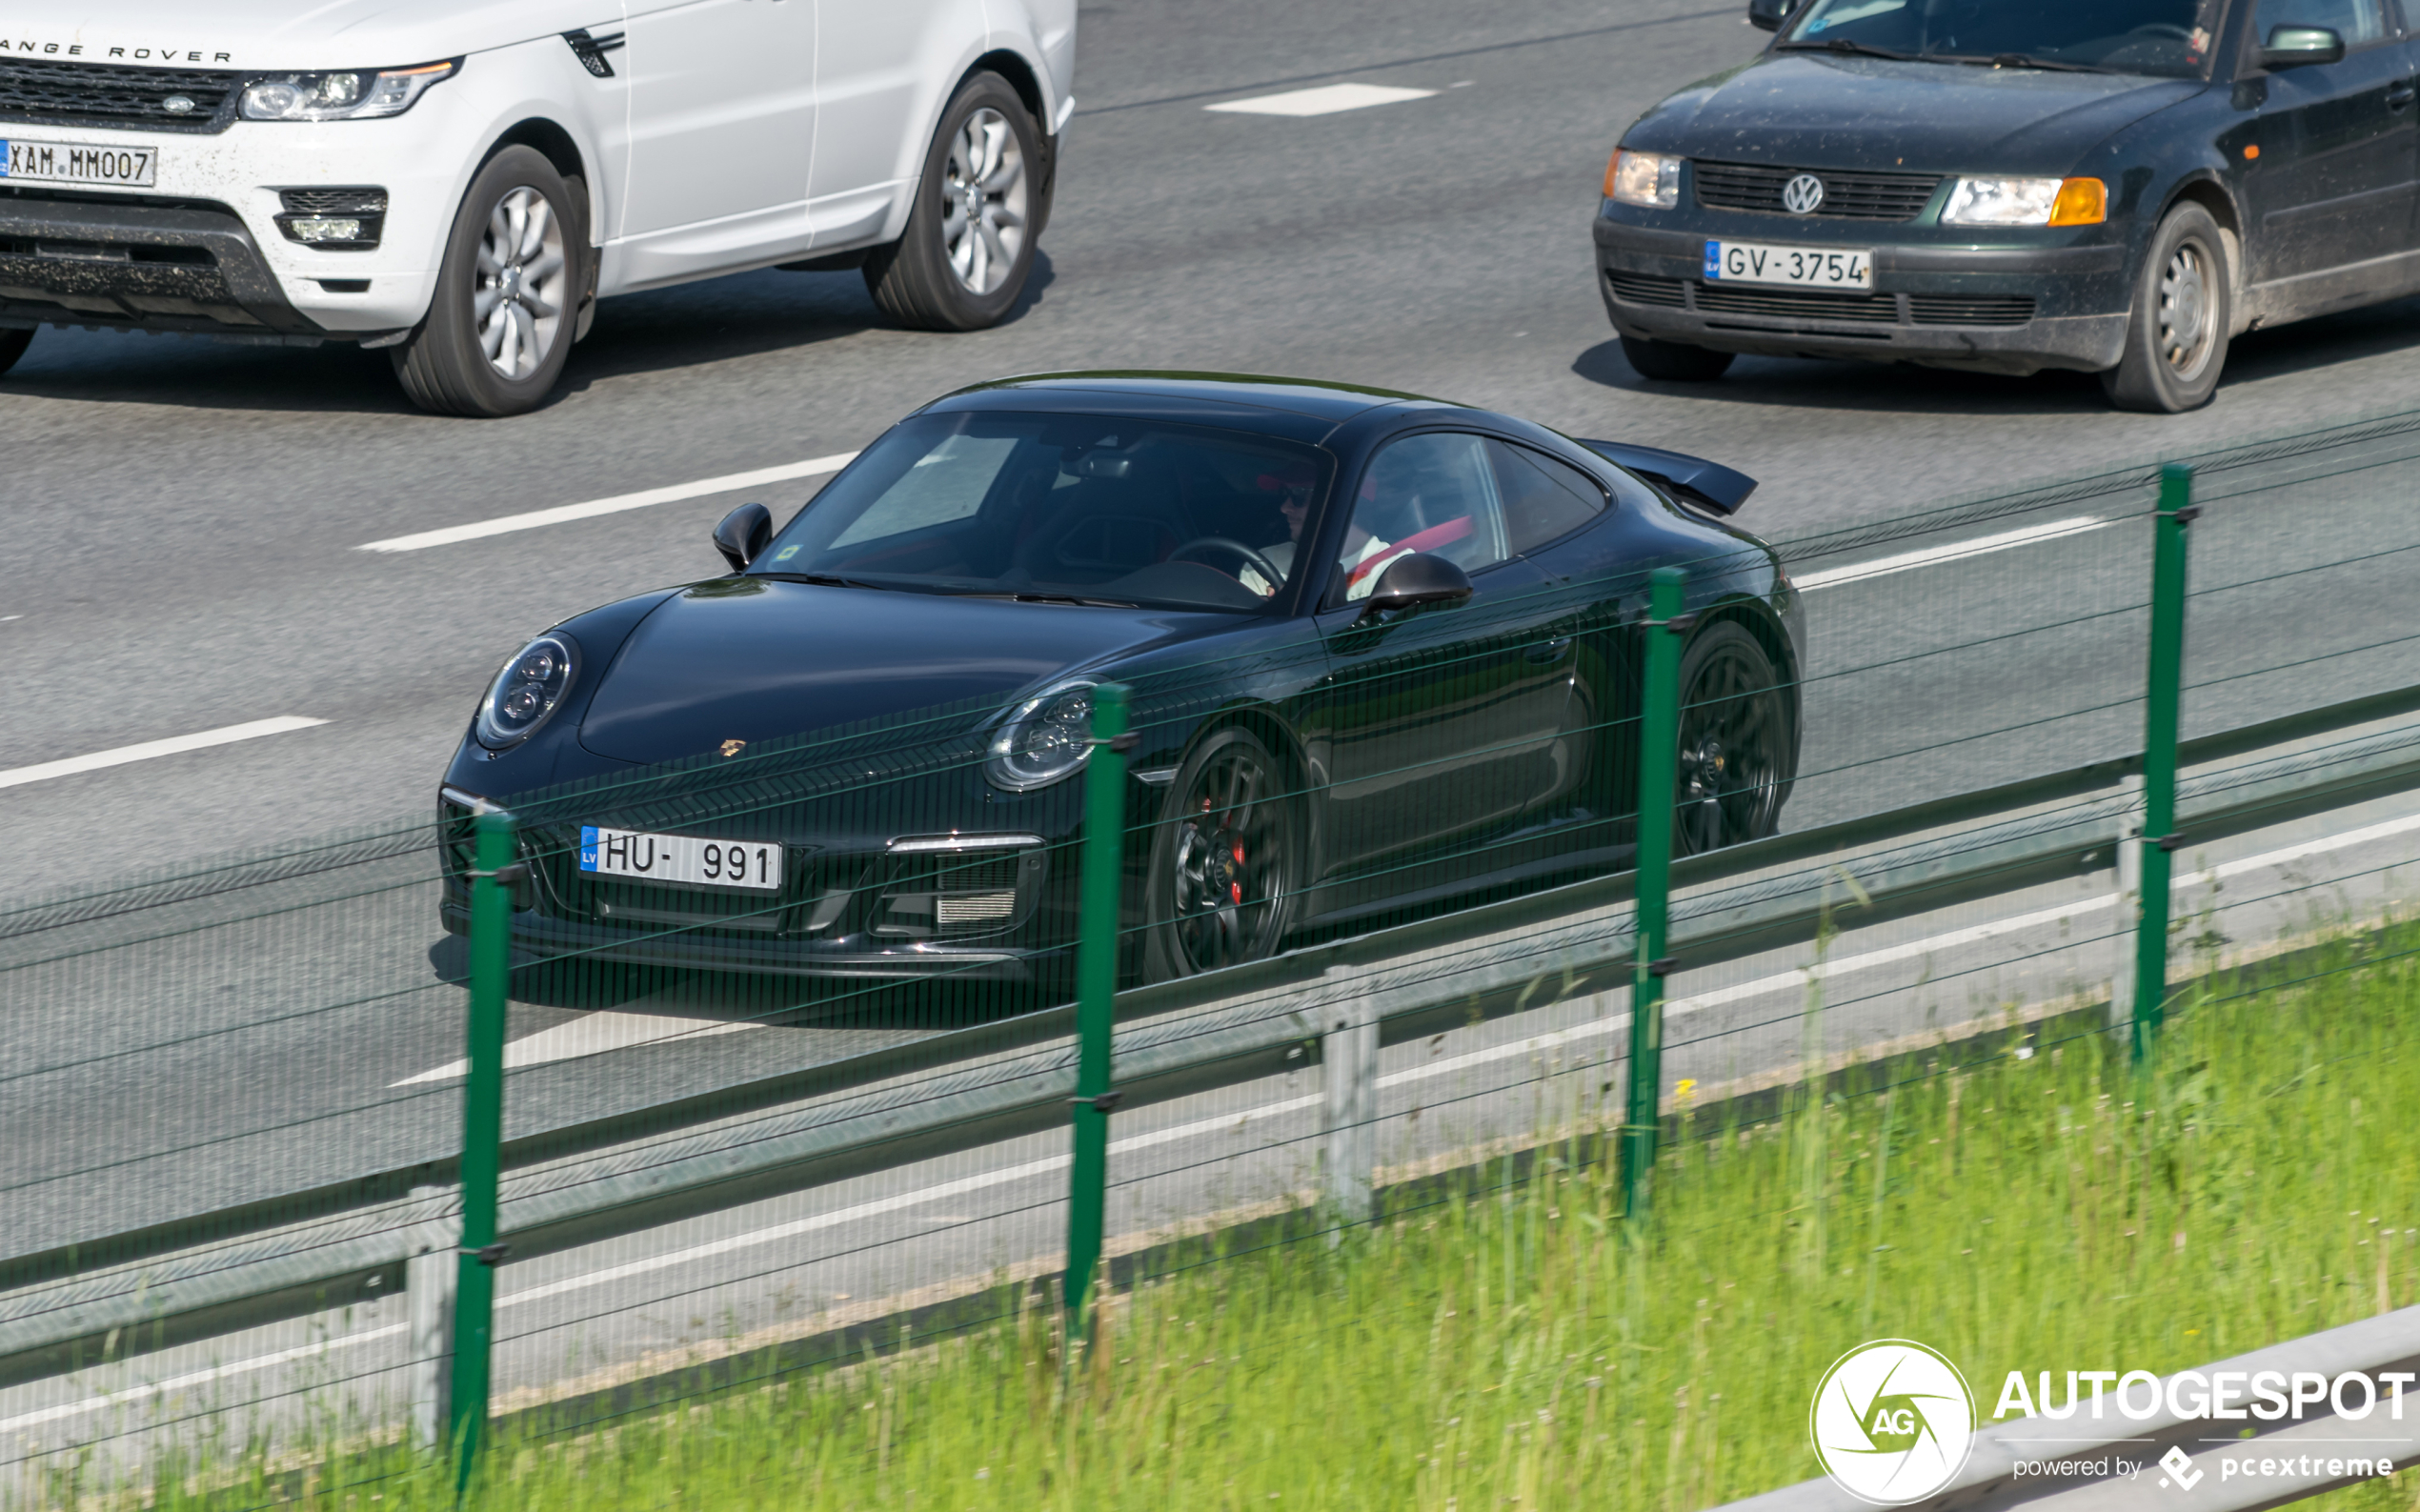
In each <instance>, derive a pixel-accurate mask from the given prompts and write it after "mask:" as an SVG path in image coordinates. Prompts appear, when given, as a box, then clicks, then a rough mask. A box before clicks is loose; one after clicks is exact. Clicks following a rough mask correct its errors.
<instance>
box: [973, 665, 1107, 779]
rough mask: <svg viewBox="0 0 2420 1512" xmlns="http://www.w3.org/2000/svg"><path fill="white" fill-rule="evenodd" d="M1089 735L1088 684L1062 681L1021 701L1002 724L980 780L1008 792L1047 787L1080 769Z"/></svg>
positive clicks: (1087, 755) (1090, 751)
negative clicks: (982, 778) (983, 777)
mask: <svg viewBox="0 0 2420 1512" xmlns="http://www.w3.org/2000/svg"><path fill="white" fill-rule="evenodd" d="M1092 733H1093V685H1092V684H1091V683H1089V682H1062V683H1060V684H1059V686H1058V687H1056V688H1051V689H1048V690H1046V691H1044V692H1042V693H1040V694H1038V695H1036V696H1033V697H1031V698H1028V699H1026V700H1025V701H1024V702H1023V703H1022V704H1020V705H1018V709H1017V712H1016V713H1015V714H1013V715H1011V716H1009V717H1008V718H1007V719H1006V720H1005V721H1003V722H1002V723H1001V725H1000V727H999V732H998V734H997V735H995V736H992V748H991V753H990V755H989V756H987V757H986V758H985V759H984V762H983V776H986V777H988V778H990V779H991V783H992V785H993V786H994V787H998V788H1006V789H1007V790H1008V791H1009V792H1011V793H1030V792H1032V791H1033V790H1034V789H1036V788H1043V787H1048V786H1050V785H1051V784H1052V783H1054V782H1057V781H1059V780H1061V779H1062V778H1065V777H1069V776H1074V775H1075V774H1076V773H1078V772H1080V771H1082V770H1083V767H1084V763H1085V762H1086V761H1088V760H1090V759H1091V757H1092V754H1093V747H1092Z"/></svg>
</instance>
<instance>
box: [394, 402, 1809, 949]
mask: <svg viewBox="0 0 2420 1512" xmlns="http://www.w3.org/2000/svg"><path fill="white" fill-rule="evenodd" d="M1754 486H1755V485H1754V484H1753V483H1752V482H1751V481H1750V480H1749V479H1747V478H1745V477H1743V476H1741V475H1740V474H1737V473H1734V472H1731V471H1730V470H1728V469H1725V468H1723V467H1720V466H1717V465H1715V464H1713V463H1710V462H1705V461H1701V460H1698V459H1695V458H1691V457H1685V456H1681V455H1678V454H1672V453H1667V452H1661V451H1657V450H1654V449H1652V448H1646V447H1632V446H1623V445H1618V444H1615V443H1610V442H1599V441H1592V442H1585V443H1582V442H1575V441H1572V440H1569V439H1567V438H1565V437H1563V436H1562V435H1559V434H1557V433H1553V432H1551V431H1547V430H1544V429H1542V428H1541V427H1538V426H1535V425H1531V424H1528V423H1526V422H1523V421H1521V420H1517V419H1512V418H1509V417H1507V416H1505V415H1502V414H1494V413H1487V412H1485V411H1482V410H1476V409H1471V408H1467V407H1464V406H1461V405H1456V404H1448V403H1442V402H1440V401H1437V400H1432V399H1423V398H1419V397H1416V396H1413V395H1410V394H1402V393H1387V392H1383V391H1379V390H1370V389H1360V388H1352V387H1347V386H1343V385H1337V384H1319V383H1308V382H1296V381H1290V380H1284V379H1272V378H1251V377H1226V376H1208V375H1193V374H1179V373H1066V374H1055V375H1048V376H1042V377H1029V378H1019V379H1013V380H1008V381H1003V382H999V383H993V384H986V385H983V386H980V387H977V388H973V389H968V390H965V391H963V392H960V393H953V394H951V395H949V396H947V397H945V398H942V399H940V400H938V401H936V402H935V403H933V404H931V405H928V406H926V407H925V408H924V409H922V410H919V411H918V412H917V413H914V414H912V415H910V416H909V417H908V418H906V419H905V420H902V421H901V422H899V424H898V425H897V426H896V427H894V428H893V429H892V430H891V431H890V432H888V433H886V434H884V435H883V436H882V437H881V438H880V439H878V440H877V441H876V442H875V443H874V444H873V445H871V446H869V447H867V448H866V449H865V451H864V452H863V453H862V454H860V455H859V456H858V457H857V460H856V461H854V462H853V463H851V464H850V465H849V467H848V468H847V469H846V470H845V471H843V472H841V473H840V474H838V475H837V476H836V477H834V478H833V479H832V480H831V482H830V483H829V484H828V485H826V486H825V487H824V489H823V490H822V491H821V492H820V493H819V494H817V495H816V496H815V498H814V499H813V500H812V501H811V502H810V503H808V504H807V505H806V506H805V507H804V508H803V509H801V510H800V511H799V512H798V513H797V515H796V516H795V517H794V518H792V519H791V520H790V521H789V522H788V523H787V524H785V525H783V526H782V527H781V528H780V530H779V531H778V532H777V533H776V531H775V530H774V529H773V521H772V518H771V515H770V514H769V513H768V512H767V511H766V510H765V509H764V508H763V506H761V505H755V504H750V505H743V506H741V507H740V508H739V509H738V510H736V511H734V512H733V513H732V514H731V515H730V516H729V517H728V518H726V519H725V520H724V521H723V524H722V526H721V527H720V528H719V529H718V530H717V531H716V546H717V547H718V548H719V549H720V550H721V551H722V554H724V556H725V557H726V558H727V559H728V561H729V564H730V568H731V570H730V572H729V573H727V574H725V575H720V576H716V577H713V578H709V579H707V580H704V581H700V582H694V583H690V584H688V585H686V586H683V587H677V588H668V589H663V590H661V591H658V592H655V593H650V594H643V595H638V596H636V597H634V598H628V599H624V600H622V601H621V602H619V603H615V604H609V605H606V606H605V607H603V608H600V609H595V610H591V611H589V612H588V613H586V614H582V615H575V616H574V617H572V618H570V619H567V620H565V621H563V622H562V623H561V624H559V625H556V626H555V627H554V628H553V629H551V630H549V631H547V632H546V633H545V634H544V635H539V636H537V637H536V638H534V640H532V641H531V643H530V644H529V645H528V646H527V647H525V648H523V649H522V650H521V651H519V652H518V653H516V654H514V656H513V657H512V658H511V659H510V660H509V661H508V662H506V664H505V666H504V669H503V671H502V672H501V673H500V674H499V675H498V676H497V677H496V679H495V681H494V685H493V686H492V688H491V689H490V691H489V693H488V695H487V696H486V698H485V699H484V700H483V701H482V702H481V704H480V706H479V709H478V712H477V714H476V716H475V717H474V720H473V722H472V726H471V729H470V730H469V732H468V733H467V734H466V735H465V736H464V738H463V742H462V746H461V749H460V751H459V753H458V754H457V755H456V756H454V760H453V763H452V765H451V766H450V767H449V768H448V770H447V773H446V776H445V783H444V788H443V794H442V798H441V802H440V820H441V823H443V824H444V825H446V826H448V827H449V828H448V833H449V835H450V836H451V837H452V838H451V840H450V842H449V863H448V874H449V875H448V881H447V885H446V893H445V897H444V902H443V917H444V922H445V924H446V926H447V927H448V928H449V929H450V930H453V931H454V932H457V933H458V932H460V931H462V930H463V929H464V928H465V927H466V917H467V899H468V893H467V889H466V887H465V885H464V883H463V881H462V879H461V876H462V873H463V871H464V870H465V869H466V868H467V866H468V864H469V860H468V853H467V849H465V847H464V845H463V831H464V829H465V828H466V821H467V818H468V816H469V815H470V814H471V813H472V812H473V811H474V809H475V808H477V807H478V806H479V805H481V804H494V805H501V806H504V807H507V808H510V809H512V810H514V812H515V813H516V814H517V815H518V816H520V817H521V818H522V819H523V821H524V829H523V832H522V835H523V839H522V846H523V855H524V857H525V858H526V859H527V860H528V861H529V863H530V865H529V871H528V875H527V876H526V877H524V878H523V879H522V880H521V881H520V882H519V883H518V884H517V885H516V897H515V909H514V949H515V956H516V958H518V959H521V960H524V961H529V960H534V959H542V958H549V957H566V956H570V957H576V958H584V959H594V960H608V961H620V962H638V963H649V964H655V965H663V966H676V967H698V968H709V969H714V970H720V971H738V972H748V973H771V974H783V975H791V976H801V977H810V978H837V979H840V980H844V981H846V980H856V981H865V980H869V979H882V978H907V977H918V976H927V975H933V974H940V973H947V974H957V975H961V976H972V977H975V978H978V979H994V980H997V979H1007V980H1017V981H1021V980H1039V981H1050V980H1056V979H1059V978H1055V977H1054V976H1053V975H1052V973H1053V972H1054V971H1055V970H1059V969H1062V968H1063V966H1064V964H1065V962H1066V960H1067V959H1068V958H1069V957H1070V955H1071V954H1072V953H1071V951H1070V949H1069V947H1070V946H1071V945H1072V942H1073V940H1074V938H1075V905H1076V874H1077V866H1076V864H1075V861H1076V848H1075V845H1074V843H1073V842H1074V841H1075V840H1076V839H1077V838H1078V837H1079V832H1080V821H1081V815H1082V802H1081V798H1082V788H1083V783H1082V782H1081V781H1079V780H1078V778H1079V775H1080V774H1081V773H1082V772H1083V770H1084V768H1085V766H1086V764H1087V762H1088V759H1089V758H1090V756H1091V754H1092V749H1093V748H1092V746H1091V744H1090V743H1089V740H1088V738H1087V736H1088V731H1089V725H1088V721H1089V718H1090V715H1091V695H1092V690H1093V689H1094V688H1095V687H1096V686H1097V685H1099V684H1100V683H1102V682H1106V681H1111V680H1115V681H1117V682H1119V683H1122V684H1125V685H1126V686H1128V687H1129V688H1130V689H1131V690H1132V694H1131V697H1132V708H1133V716H1134V721H1135V729H1136V731H1137V734H1138V737H1139V738H1138V741H1137V744H1136V748H1135V749H1134V750H1133V751H1132V752H1131V754H1130V757H1129V763H1128V771H1129V773H1130V775H1131V777H1130V789H1129V793H1128V797H1127V813H1128V815H1129V816H1130V822H1131V823H1132V825H1133V829H1132V830H1131V832H1130V838H1129V841H1128V843H1127V845H1126V848H1125V851H1126V866H1127V872H1128V876H1129V882H1130V885H1129V888H1128V897H1127V899H1126V904H1125V916H1126V917H1125V922H1126V925H1127V938H1128V940H1129V941H1130V942H1131V949H1130V950H1129V951H1128V952H1127V959H1126V963H1125V971H1126V974H1127V976H1128V977H1129V978H1130V979H1155V980H1156V979H1165V978H1173V977H1179V976H1183V975H1187V974H1191V973H1194V972H1199V971H1203V970H1207V969H1211V968H1215V967H1218V966H1222V965H1226V964H1230V963H1234V962H1239V961H1243V960H1248V959H1254V958H1260V957H1263V956H1267V955H1271V954H1274V953H1276V952H1277V951H1279V950H1280V949H1281V948H1283V947H1284V946H1285V944H1286V943H1287V942H1288V941H1289V940H1291V939H1297V938H1300V937H1302V936H1304V935H1305V934H1306V933H1307V932H1312V931H1330V930H1335V929H1338V928H1350V927H1355V926H1356V925H1357V924H1366V923H1368V922H1370V921H1373V920H1378V919H1381V918H1382V917H1384V916H1386V915H1388V914H1389V913H1390V912H1393V911H1399V910H1402V909H1405V908H1407V907H1418V906H1422V905H1436V904H1439V903H1441V902H1442V901H1450V900H1455V899H1461V898H1466V897H1471V896H1474V895H1479V894H1482V893H1487V892H1501V891H1503V890H1505V889H1508V888H1518V887H1523V886H1530V885H1538V884H1541V883H1543V882H1547V881H1553V880H1561V879H1567V878H1569V877H1574V876H1578V875H1584V874H1586V873H1590V872H1595V871H1603V870H1606V869H1611V868H1619V867H1621V866H1623V865H1624V864H1626V862H1627V858H1628V854H1629V851H1630V848H1631V833H1630V832H1631V829H1632V820H1633V816H1634V814H1635V810H1636V807H1637V803H1636V796H1635V793H1636V767H1635V765H1634V761H1635V756H1636V749H1637V730H1638V723H1637V718H1636V714H1637V707H1636V706H1637V700H1638V687H1639V679H1640V665H1641V646H1640V640H1641V635H1642V630H1641V626H1642V625H1643V623H1644V616H1645V608H1646V593H1645V590H1646V581H1647V569H1649V568H1651V567H1654V566H1657V565H1662V564H1667V563H1668V564H1680V565H1683V566H1684V567H1685V568H1686V569H1687V570H1688V572H1689V583H1688V600H1687V601H1688V607H1689V608H1690V610H1692V611H1693V612H1694V613H1695V616H1696V617H1695V619H1694V622H1693V623H1692V625H1691V626H1690V628H1689V629H1688V631H1687V634H1688V636H1689V639H1688V642H1687V646H1686V650H1685V652H1684V660H1683V669H1682V675H1683V683H1682V686H1683V690H1684V704H1686V705H1687V706H1688V707H1687V708H1686V709H1685V711H1684V717H1683V725H1682V736H1681V746H1682V751H1681V769H1682V776H1681V784H1680V792H1679V793H1678V794H1677V795H1676V801H1677V802H1678V804H1679V809H1678V817H1677V826H1678V832H1677V833H1678V844H1679V846H1680V848H1681V849H1682V850H1684V852H1685V851H1690V850H1703V849H1707V848H1710V847H1714V846H1718V845H1724V844H1728V843H1732V842H1734V841H1738V840H1743V839H1747V838H1751V837H1757V836H1761V835H1764V834H1767V833H1770V832H1771V831H1772V830H1773V829H1774V828H1775V827H1776V825H1777V822H1778V818H1779V816H1780V812H1781V808H1782V805H1783V802H1784V801H1785V797H1786V796H1787V794H1788V791H1789V786H1790V782H1791V779H1792V777H1793V775H1794V773H1795V770H1796V763H1797V755H1798V728H1799V708H1798V702H1799V700H1798V692H1797V689H1798V669H1799V665H1800V646H1801V639H1802V615H1801V610H1800V606H1799V600H1798V595H1797V594H1796V592H1795V591H1794V590H1793V589H1792V588H1791V586H1790V584H1789V581H1788V578H1787V576H1786V575H1785V573H1784V572H1783V570H1782V568H1781V565H1780V562H1779V560H1778V558H1777V557H1775V556H1774V554H1772V553H1771V552H1770V551H1769V550H1768V549H1766V548H1765V547H1764V546H1763V545H1762V543H1760V542H1757V541H1756V540H1755V539H1754V538H1753V537H1751V536H1748V535H1746V534H1744V533H1743V532H1740V531H1738V530H1736V529H1735V528H1733V527H1731V526H1729V525H1726V524H1724V522H1723V520H1722V516H1723V515H1724V514H1727V513H1729V512H1730V511H1732V510H1734V509H1736V508H1737V507H1738V505H1739V504H1740V503H1741V501H1742V500H1744V498H1745V497H1746V496H1747V494H1748V491H1749V490H1750V489H1752V488H1753V487H1754Z"/></svg>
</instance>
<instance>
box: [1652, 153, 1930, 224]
mask: <svg viewBox="0 0 2420 1512" xmlns="http://www.w3.org/2000/svg"><path fill="white" fill-rule="evenodd" d="M1689 168H1690V172H1691V176H1693V177H1694V178H1695V179H1696V180H1697V186H1698V203H1699V204H1701V205H1705V206H1710V207H1712V208H1714V209H1716V210H1751V211H1761V212H1765V213H1766V214H1771V215H1786V214H1788V213H1789V211H1788V210H1786V209H1785V208H1784V206H1783V204H1782V186H1783V185H1785V184H1787V183H1788V182H1789V181H1790V180H1791V179H1793V178H1796V177H1797V176H1798V175H1799V174H1801V173H1813V174H1814V175H1815V176H1816V177H1817V178H1818V179H1821V180H1822V181H1823V184H1824V198H1823V201H1822V203H1820V204H1818V205H1817V206H1816V207H1815V209H1814V211H1813V212H1812V213H1813V214H1814V215H1816V216H1817V217H1819V218H1820V217H1823V216H1831V217H1835V218H1838V219H1842V220H1914V219H1915V218H1916V217H1917V215H1919V214H1920V213H1922V212H1923V211H1924V208H1925V205H1926V202H1927V201H1929V200H1930V199H1931V198H1932V192H1933V190H1934V189H1935V188H1936V187H1937V186H1938V185H1939V184H1940V183H1941V175H1940V174H1939V173H1874V172H1851V171H1846V170H1842V169H1829V168H1824V169H1811V168H1773V167H1768V166H1767V165H1765V164H1763V163H1708V162H1704V161H1702V160H1698V159H1692V160H1691V161H1690V164H1689Z"/></svg>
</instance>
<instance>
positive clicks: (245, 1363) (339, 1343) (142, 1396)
mask: <svg viewBox="0 0 2420 1512" xmlns="http://www.w3.org/2000/svg"><path fill="white" fill-rule="evenodd" d="M410 1326H411V1325H410V1324H409V1323H389V1324H387V1325H386V1326H385V1327H383V1328H369V1329H364V1330H363V1331H362V1332H360V1333H357V1334H344V1335H340V1336H338V1337H337V1338H334V1339H322V1340H320V1341H317V1342H315V1343H309V1344H297V1345H296V1346H294V1347H293V1348H292V1349H280V1350H277V1351H275V1352H274V1353H272V1354H267V1355H254V1356H253V1357H252V1359H250V1360H238V1361H235V1362H234V1363H233V1364H232V1365H212V1366H211V1367H210V1368H209V1369H207V1370H196V1371H193V1372H192V1373H190V1374H188V1375H182V1376H171V1377H170V1378H169V1379H168V1380H166V1381H146V1382H144V1383H143V1384H142V1385H139V1386H129V1387H127V1388H126V1389H125V1390H124V1391H111V1392H105V1393H103V1394H102V1395H100V1396H97V1397H86V1398H83V1399H82V1400H81V1401H63V1402H60V1403H59V1404H58V1405H56V1406H54V1407H40V1408H36V1409H35V1410H34V1411H32V1412H21V1413H19V1414H17V1415H16V1416H15V1417H13V1418H0V1433H14V1432H15V1431H16V1430H18V1429H19V1428H31V1427H36V1426H38V1425H40V1424H42V1423H46V1422H56V1421H59V1420H60V1419H61V1418H78V1417H82V1416H83V1415H84V1414H86V1413H88V1412H99V1411H101V1410H102V1409H103V1408H106V1407H116V1406H122V1405H124V1404H126V1403H128V1402H137V1401H149V1400H156V1399H157V1398H159V1397H163V1396H166V1395H167V1394H168V1393H170V1392H171V1391H183V1390H185V1389H187V1388H188V1387H192V1386H207V1385H209V1384H210V1383H211V1382H212V1381H224V1380H226V1379H227V1378H228V1377H230V1376H240V1375H243V1374H244V1373H246V1372H247V1371H253V1370H267V1369H268V1368H270V1367H271V1366H272V1365H282V1364H284V1363H286V1361H290V1360H310V1359H312V1358H313V1357H315V1356H319V1355H324V1354H327V1353H329V1352H330V1351H332V1350H337V1349H351V1348H352V1347H353V1346H354V1345H355V1344H366V1343H369V1342H370V1341H372V1340H374V1339H389V1338H392V1337H393V1336H394V1335H396V1334H399V1333H402V1332H403V1331H404V1330H405V1329H407V1328H409V1327H410Z"/></svg>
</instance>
